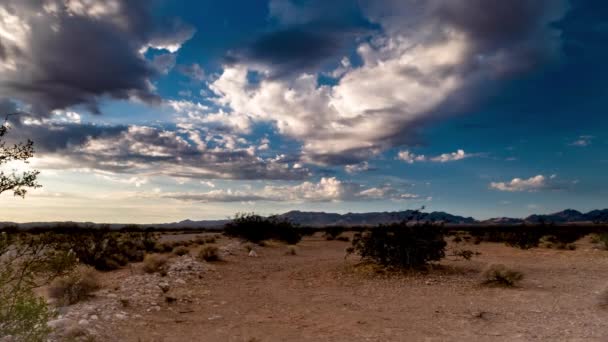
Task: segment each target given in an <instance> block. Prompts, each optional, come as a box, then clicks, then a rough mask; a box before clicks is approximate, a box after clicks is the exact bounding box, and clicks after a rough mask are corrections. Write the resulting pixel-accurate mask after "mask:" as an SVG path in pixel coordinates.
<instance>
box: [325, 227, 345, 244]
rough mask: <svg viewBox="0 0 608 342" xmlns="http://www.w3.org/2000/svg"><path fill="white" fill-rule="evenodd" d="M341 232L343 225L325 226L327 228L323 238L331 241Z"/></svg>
mask: <svg viewBox="0 0 608 342" xmlns="http://www.w3.org/2000/svg"><path fill="white" fill-rule="evenodd" d="M342 232H344V228H343V227H339V226H332V227H327V228H325V240H327V241H333V240H335V239H336V238H337V237H338V235H340V234H342Z"/></svg>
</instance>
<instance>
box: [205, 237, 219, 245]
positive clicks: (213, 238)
mask: <svg viewBox="0 0 608 342" xmlns="http://www.w3.org/2000/svg"><path fill="white" fill-rule="evenodd" d="M216 241H217V238H216V237H215V236H208V237H206V238H205V243H215V242H216Z"/></svg>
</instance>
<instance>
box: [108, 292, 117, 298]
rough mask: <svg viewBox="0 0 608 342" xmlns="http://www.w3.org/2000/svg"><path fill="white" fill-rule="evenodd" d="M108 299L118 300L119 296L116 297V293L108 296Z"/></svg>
mask: <svg viewBox="0 0 608 342" xmlns="http://www.w3.org/2000/svg"><path fill="white" fill-rule="evenodd" d="M108 298H118V296H117V295H116V293H110V294H108Z"/></svg>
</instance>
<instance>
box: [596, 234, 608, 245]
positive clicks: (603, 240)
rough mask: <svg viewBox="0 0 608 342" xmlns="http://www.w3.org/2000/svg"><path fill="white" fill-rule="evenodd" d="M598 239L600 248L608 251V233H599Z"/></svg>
mask: <svg viewBox="0 0 608 342" xmlns="http://www.w3.org/2000/svg"><path fill="white" fill-rule="evenodd" d="M597 239H598V242H599V244H600V246H602V247H603V248H604V249H608V233H606V232H601V233H598V234H597Z"/></svg>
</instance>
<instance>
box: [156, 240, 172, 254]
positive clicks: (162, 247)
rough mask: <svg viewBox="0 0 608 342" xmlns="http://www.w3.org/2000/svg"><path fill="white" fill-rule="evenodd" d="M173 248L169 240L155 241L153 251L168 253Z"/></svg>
mask: <svg viewBox="0 0 608 342" xmlns="http://www.w3.org/2000/svg"><path fill="white" fill-rule="evenodd" d="M172 250H173V244H171V243H170V242H163V243H158V242H157V243H156V244H155V245H154V251H155V252H157V253H170V252H171V251H172Z"/></svg>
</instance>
